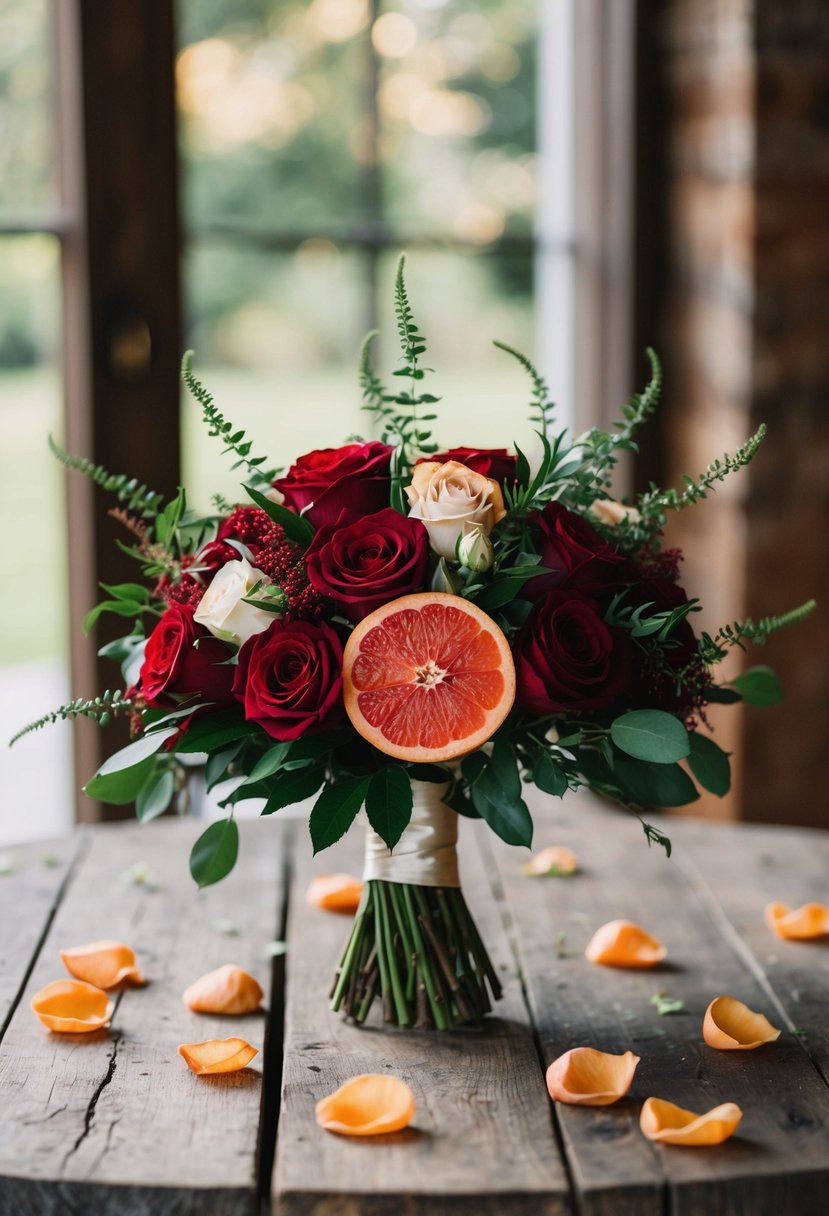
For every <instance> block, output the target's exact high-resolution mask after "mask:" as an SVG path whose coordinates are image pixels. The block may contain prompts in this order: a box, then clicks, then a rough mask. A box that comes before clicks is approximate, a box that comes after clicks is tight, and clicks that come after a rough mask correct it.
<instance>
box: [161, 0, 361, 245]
mask: <svg viewBox="0 0 829 1216" xmlns="http://www.w3.org/2000/svg"><path fill="white" fill-rule="evenodd" d="M179 8H180V13H181V31H182V50H181V52H180V54H179V58H178V65H177V82H178V98H179V108H180V113H181V132H182V155H183V160H184V169H185V175H184V184H185V199H186V214H187V217H188V219H189V221H190V222H191V223H192V224H194V225H198V224H200V223H203V222H204V221H205V220H209V219H214V218H216V217H224V218H228V217H230V218H232V219H233V221H234V223H238V222H241V223H242V224H249V225H250V224H253V225H258V226H261V227H264V228H267V229H274V230H279V231H289V232H293V231H296V230H297V229H299V230H300V231H309V230H311V231H313V230H314V229H316V228H318V227H320V226H325V227H329V228H330V227H331V226H332V224H334V225H336V226H341V225H342V224H343V223H345V222H347V221H355V220H357V219H359V217H360V215H361V214H362V211H361V198H360V185H361V179H362V174H363V170H362V167H361V163H360V155H361V147H362V141H363V136H364V131H363V123H362V118H361V110H362V106H363V101H364V93H363V88H362V86H361V83H360V82H361V78H362V76H363V74H364V64H365V61H366V57H367V43H366V33H365V31H366V27H367V25H368V0H313V2H312V3H310V4H306V3H304V2H303V3H298V2H297V3H263V2H261V0H259V2H257V0H223V3H221V4H218V3H214V2H211V0H184V2H183V3H181V4H180V6H179Z"/></svg>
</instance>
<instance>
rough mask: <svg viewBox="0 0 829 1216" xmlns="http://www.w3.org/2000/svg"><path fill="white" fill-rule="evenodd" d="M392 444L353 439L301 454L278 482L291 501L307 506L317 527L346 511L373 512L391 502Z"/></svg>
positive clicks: (287, 502) (307, 514)
mask: <svg viewBox="0 0 829 1216" xmlns="http://www.w3.org/2000/svg"><path fill="white" fill-rule="evenodd" d="M391 454H392V449H391V448H390V447H388V446H387V445H386V444H385V443H378V442H377V441H375V440H372V441H371V442H370V443H348V444H346V445H345V447H342V448H322V449H321V450H319V451H316V452H309V453H308V454H307V455H306V456H300V458H299V460H297V462H296V464H292V465H291V467H290V469H288V472H287V473H286V474H285V476H284V477H279V478H277V480H276V481H275V482H274V483H273V484H274V486H275V488H276V489H277V490H279V491H280V492H281V493H282V494H284V496H285V505H286V506H288V507H291V508H292V509H293V510H294V511H303V510H305V508H306V507H308V506H309V504H311V503H313V506H311V507H310V509H309V510H307V511H305V517H306V519H309V520H310V521H311V523H312V524H313V525H314V527H315V528H324V527H328V526H330V525H332V524H335V523H336V522H337V520H338V519H339V517H340V512H341V511H354V512H356V513H357V514H358V515H371V514H372V513H373V512H374V511H381V510H382V509H383V507H387V506H388V505H389V492H390V489H391V477H390V475H389V464H390V462H391Z"/></svg>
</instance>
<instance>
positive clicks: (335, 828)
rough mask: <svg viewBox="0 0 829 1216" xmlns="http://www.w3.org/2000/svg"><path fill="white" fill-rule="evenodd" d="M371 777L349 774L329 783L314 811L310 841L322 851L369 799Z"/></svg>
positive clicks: (337, 838)
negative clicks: (351, 775)
mask: <svg viewBox="0 0 829 1216" xmlns="http://www.w3.org/2000/svg"><path fill="white" fill-rule="evenodd" d="M370 780H371V778H370V777H350V778H348V780H346V781H337V782H336V783H335V784H334V785H329V786H326V788H325V789H324V790H323V791H322V793H321V794H320V796H319V798H318V799H317V801H316V802H315V803H314V809H313V810H312V811H311V821H310V829H311V842H312V844H313V846H314V853H315V854H316V853H320V852H321V851H322V850H323V849H327V848H328V846H329V845H331V844H334V843H335V842H336V841H338V840H339V839H340V837H341V836H343V835H345V833H346V832H347V831H348V829H349V828H350V827H351V824H352V823H353V822H354V819H355V818H356V816H357V812H358V811H359V809H360V807H361V806H362V805H363V803H364V802H365V800H366V792H367V790H368V786H369V781H370Z"/></svg>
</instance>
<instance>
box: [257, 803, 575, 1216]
mask: <svg viewBox="0 0 829 1216" xmlns="http://www.w3.org/2000/svg"><path fill="white" fill-rule="evenodd" d="M461 827H462V829H467V828H469V829H470V830H469V831H463V832H462V849H461V861H462V871H463V881H464V891H465V893H466V896H467V898H468V900H469V903H470V906H471V907H472V909H473V911H474V913H475V916H476V918H477V921H478V925H479V928H480V929H481V932H482V935H483V937H484V939H485V941H486V942H487V946H488V948H489V950H490V952H491V955H492V958H493V962H494V963H495V965H496V967H497V968H498V970H499V974H500V975H501V976H502V978H503V982H504V988H505V996H504V999H503V1001H501V1002H499V1004H498V1007H497V1015H498V1016H497V1017H496V1016H492V1017H490V1018H489V1019H487V1025H486V1029H485V1030H483V1031H477V1032H475V1031H472V1032H441V1033H436V1032H432V1033H428V1032H425V1033H424V1032H417V1031H407V1030H397V1029H394V1030H393V1029H391V1028H383V1027H382V1023H381V1020H380V1015H379V1010H375V1011H373V1013H372V1015H371V1017H372V1019H373V1020H371V1019H370V1025H368V1026H367V1027H366V1028H363V1029H358V1028H357V1027H355V1026H353V1025H349V1024H347V1023H346V1022H344V1021H343V1020H342V1018H341V1017H340V1015H339V1014H335V1013H332V1012H331V1011H330V1010H329V1009H328V1001H327V999H326V998H327V993H328V987H329V984H330V979H331V976H332V974H333V971H334V968H335V966H336V963H337V962H338V960H339V955H340V952H341V950H342V948H343V945H344V942H345V938H346V935H347V932H348V927H349V921H348V919H347V918H345V917H338V916H333V915H332V914H330V913H325V912H321V911H318V910H315V909H311V908H307V907H305V906H304V894H305V890H306V887H307V884H308V882H309V881H310V878H311V876H312V874H313V873H315V872H316V873H324V872H329V873H330V872H334V871H339V870H346V871H350V872H352V873H359V872H360V865H361V858H360V851H361V840H360V839H359V834H357V833H351V835H350V836H349V837H348V838H347V839H346V840H345V841H343V842H341V843H340V844H339V845H337V846H336V847H335V848H334V849H332V850H329V851H327V852H326V853H325V854H324V855H323V856H322V857H320V858H317V859H316V861H315V862H312V860H311V857H310V846H309V845H307V844H306V845H305V847H303V843H304V842H303V841H302V840H300V842H299V845H298V848H297V862H296V872H295V876H294V881H293V886H292V900H291V916H290V925H289V936H288V942H289V952H288V983H287V993H286V1005H287V1010H286V1027H285V1062H284V1079H283V1094H282V1110H281V1114H280V1123H279V1131H278V1137H277V1159H276V1169H275V1172H274V1190H273V1194H274V1204H275V1208H276V1213H277V1214H278V1216H334V1214H335V1213H338V1214H344V1213H346V1212H347V1213H348V1216H388V1214H389V1213H392V1212H394V1213H395V1214H398V1213H399V1214H400V1216H421V1214H422V1216H426V1214H427V1213H428V1216H450V1214H451V1216H461V1214H463V1216H487V1214H491V1216H496V1214H497V1216H553V1214H554V1213H555V1214H557V1213H562V1212H565V1211H569V1199H568V1189H569V1188H568V1183H567V1179H566V1175H565V1172H564V1169H563V1167H562V1163H561V1159H560V1155H559V1152H558V1149H557V1148H556V1145H555V1141H554V1138H553V1131H552V1124H551V1120H550V1112H549V1104H548V1101H547V1098H546V1094H545V1091H544V1086H543V1081H542V1077H541V1072H540V1069H539V1066H538V1059H537V1055H536V1051H535V1048H534V1045H533V1040H532V1034H531V1031H530V1028H529V1025H528V1016H527V1012H526V1008H525V1006H524V1002H523V999H522V995H521V989H520V984H519V981H518V977H517V974H516V970H515V965H514V961H513V959H512V957H511V953H510V950H509V947H508V944H507V941H506V938H505V935H504V931H503V927H502V924H501V920H500V913H499V910H498V908H497V906H496V904H495V901H494V899H493V897H492V893H491V891H490V889H489V882H488V878H487V876H486V874H485V872H484V869H483V865H482V861H481V857H480V853H479V850H478V848H477V847H476V840H475V839H474V836H475V833H474V832H473V831H472V830H471V825H469V824H467V823H463V824H462V825H461ZM387 1070H389V1071H392V1072H393V1073H394V1074H395V1075H396V1076H399V1077H401V1078H402V1079H403V1080H405V1081H406V1082H407V1083H408V1084H409V1085H410V1086H411V1087H412V1089H413V1090H414V1093H415V1098H416V1102H417V1115H416V1117H415V1121H414V1124H413V1126H412V1127H411V1128H410V1129H408V1130H407V1131H406V1132H401V1133H398V1134H396V1135H393V1136H388V1137H382V1138H379V1139H374V1138H372V1139H370V1140H358V1139H349V1138H347V1137H341V1136H336V1135H332V1134H331V1133H327V1132H324V1131H322V1130H321V1129H320V1128H318V1127H317V1125H316V1123H315V1121H314V1106H315V1103H316V1102H317V1100H318V1099H319V1098H321V1097H323V1096H324V1095H326V1094H329V1093H331V1092H332V1091H333V1090H334V1089H336V1088H337V1087H338V1086H339V1085H341V1084H342V1083H343V1081H345V1080H346V1079H347V1078H349V1077H351V1076H355V1075H358V1074H360V1073H364V1072H374V1073H382V1072H385V1071H387Z"/></svg>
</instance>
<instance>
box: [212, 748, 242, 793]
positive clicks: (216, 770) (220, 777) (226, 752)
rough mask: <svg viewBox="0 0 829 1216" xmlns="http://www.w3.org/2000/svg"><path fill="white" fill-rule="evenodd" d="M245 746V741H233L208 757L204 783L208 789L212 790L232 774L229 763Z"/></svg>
mask: <svg viewBox="0 0 829 1216" xmlns="http://www.w3.org/2000/svg"><path fill="white" fill-rule="evenodd" d="M243 747H244V743H232V744H231V745H230V747H224V748H222V750H221V751H218V752H213V753H212V755H210V756H208V757H207V762H206V764H205V766H204V784H205V788H206V789H207V790H212V789H213V788H214V787H215V786H217V785H219V783H220V782H222V781H224V780H226V779H227V777H229V776H230V774H229V773H228V771H227V769H228V765H229V764H232V763H233V761H234V760H235V759H236V757H237V756H238V755H239V752H240V751H241V750H242V748H243Z"/></svg>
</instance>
